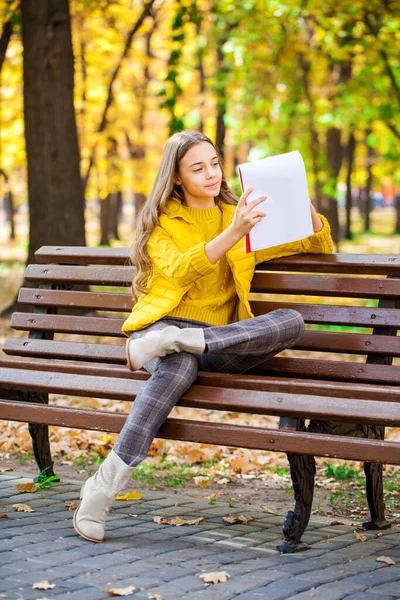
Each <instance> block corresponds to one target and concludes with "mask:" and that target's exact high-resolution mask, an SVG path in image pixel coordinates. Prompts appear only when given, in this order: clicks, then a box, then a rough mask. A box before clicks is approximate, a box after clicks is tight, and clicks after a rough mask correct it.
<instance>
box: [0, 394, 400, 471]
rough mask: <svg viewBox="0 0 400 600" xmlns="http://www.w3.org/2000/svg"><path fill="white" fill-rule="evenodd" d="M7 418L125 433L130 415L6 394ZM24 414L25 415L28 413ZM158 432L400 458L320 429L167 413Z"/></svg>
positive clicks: (391, 449) (389, 447)
mask: <svg viewBox="0 0 400 600" xmlns="http://www.w3.org/2000/svg"><path fill="white" fill-rule="evenodd" d="M0 407H1V410H2V413H3V414H4V416H5V418H7V419H9V420H11V421H24V422H25V421H26V420H27V418H28V420H29V421H30V422H31V423H43V421H45V422H47V423H49V424H50V425H59V426H62V427H72V428H79V429H90V430H98V431H104V432H110V433H111V432H113V433H119V432H120V431H121V429H122V427H123V425H124V423H125V419H126V415H125V414H121V413H119V414H117V413H108V412H105V411H98V410H96V411H95V410H85V409H78V408H64V407H61V406H47V405H46V406H43V405H40V404H33V403H27V402H11V401H4V400H0ZM22 417H24V418H22ZM157 437H159V438H163V439H170V440H182V441H189V442H201V443H208V444H219V445H224V446H232V447H241V448H251V449H259V450H266V451H268V450H272V451H275V452H292V453H293V452H298V450H299V448H301V452H302V454H310V455H314V456H324V457H330V458H342V459H347V460H362V461H369V462H372V461H374V462H382V463H387V464H400V444H399V443H397V442H383V441H380V440H370V439H364V438H349V437H343V436H333V435H321V434H317V433H307V432H297V431H296V432H294V431H293V432H292V431H284V430H273V429H261V428H256V427H245V426H243V425H242V426H241V425H227V424H222V423H206V422H193V421H189V420H185V419H171V418H169V419H167V420H166V422H165V423H164V425H163V426H162V427H161V429H160V431H159V432H158V434H157Z"/></svg>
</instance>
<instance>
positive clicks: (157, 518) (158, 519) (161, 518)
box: [153, 517, 168, 525]
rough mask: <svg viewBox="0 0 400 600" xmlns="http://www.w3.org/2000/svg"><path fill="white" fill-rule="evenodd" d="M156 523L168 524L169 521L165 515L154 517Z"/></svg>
mask: <svg viewBox="0 0 400 600" xmlns="http://www.w3.org/2000/svg"><path fill="white" fill-rule="evenodd" d="M153 521H154V523H157V525H168V521H167V519H166V518H165V517H153Z"/></svg>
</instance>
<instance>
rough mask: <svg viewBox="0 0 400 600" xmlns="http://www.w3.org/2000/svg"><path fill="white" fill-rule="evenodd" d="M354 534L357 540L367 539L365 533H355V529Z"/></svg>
mask: <svg viewBox="0 0 400 600" xmlns="http://www.w3.org/2000/svg"><path fill="white" fill-rule="evenodd" d="M354 535H355V536H356V540H358V541H359V542H366V541H367V537H366V536H365V535H363V534H362V533H357V531H355V532H354Z"/></svg>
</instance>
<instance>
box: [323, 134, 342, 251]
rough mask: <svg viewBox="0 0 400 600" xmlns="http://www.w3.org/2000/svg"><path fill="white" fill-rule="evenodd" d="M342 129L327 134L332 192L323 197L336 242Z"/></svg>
mask: <svg viewBox="0 0 400 600" xmlns="http://www.w3.org/2000/svg"><path fill="white" fill-rule="evenodd" d="M340 139H341V131H340V129H337V128H336V127H332V128H331V129H328V131H327V134H326V157H327V163H328V171H329V175H330V180H329V183H330V188H331V192H330V193H329V194H327V195H326V196H325V198H324V199H323V212H324V213H325V214H326V216H327V218H328V220H329V223H330V226H331V232H332V239H333V241H334V242H335V244H338V242H339V214H338V207H337V200H336V183H337V178H338V176H339V172H340V167H341V165H342V159H343V148H342V144H341V141H340Z"/></svg>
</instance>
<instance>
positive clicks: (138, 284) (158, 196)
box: [131, 131, 238, 301]
mask: <svg viewBox="0 0 400 600" xmlns="http://www.w3.org/2000/svg"><path fill="white" fill-rule="evenodd" d="M200 142H208V143H209V144H211V145H212V146H213V148H214V149H215V151H216V154H217V156H218V159H219V161H220V165H221V170H222V182H221V189H220V192H219V194H218V196H217V198H216V199H219V200H221V201H222V202H225V203H226V204H237V201H238V199H237V197H236V195H235V194H234V193H233V192H232V191H231V189H230V188H229V186H228V184H227V181H226V177H225V173H224V169H223V165H222V160H221V156H220V154H219V152H218V149H217V148H216V147H215V145H214V144H213V143H212V141H211V140H210V139H209V138H208V137H207V136H205V135H203V134H202V133H199V132H198V131H180V132H179V133H175V134H174V135H173V136H172V137H170V139H169V140H168V142H167V144H166V146H165V149H164V153H163V157H162V159H161V165H160V168H159V170H158V173H157V176H156V180H155V182H154V186H153V189H152V191H151V193H150V195H149V197H148V199H147V200H146V202H145V204H144V206H143V208H142V210H141V211H140V213H139V215H138V216H137V220H136V235H135V240H134V242H133V245H132V253H131V261H132V263H133V265H134V266H135V267H136V274H135V277H134V279H133V282H132V293H133V297H134V299H135V301H136V300H137V299H138V297H139V296H140V294H143V293H146V291H147V283H148V281H149V279H150V277H151V275H152V264H151V260H150V257H149V255H148V253H147V250H146V243H147V240H148V239H149V237H150V235H151V233H152V231H153V229H154V227H155V226H156V224H157V221H158V218H159V216H160V214H161V213H162V211H163V209H164V208H165V205H166V203H167V201H168V200H169V198H175V199H176V200H178V201H179V202H184V200H185V196H184V193H183V190H182V188H181V186H180V185H178V184H177V183H176V182H175V176H176V175H177V174H178V169H179V163H180V161H181V160H182V158H183V157H184V156H185V154H186V152H187V151H188V150H189V149H190V148H191V147H192V146H194V145H196V144H199V143H200Z"/></svg>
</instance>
